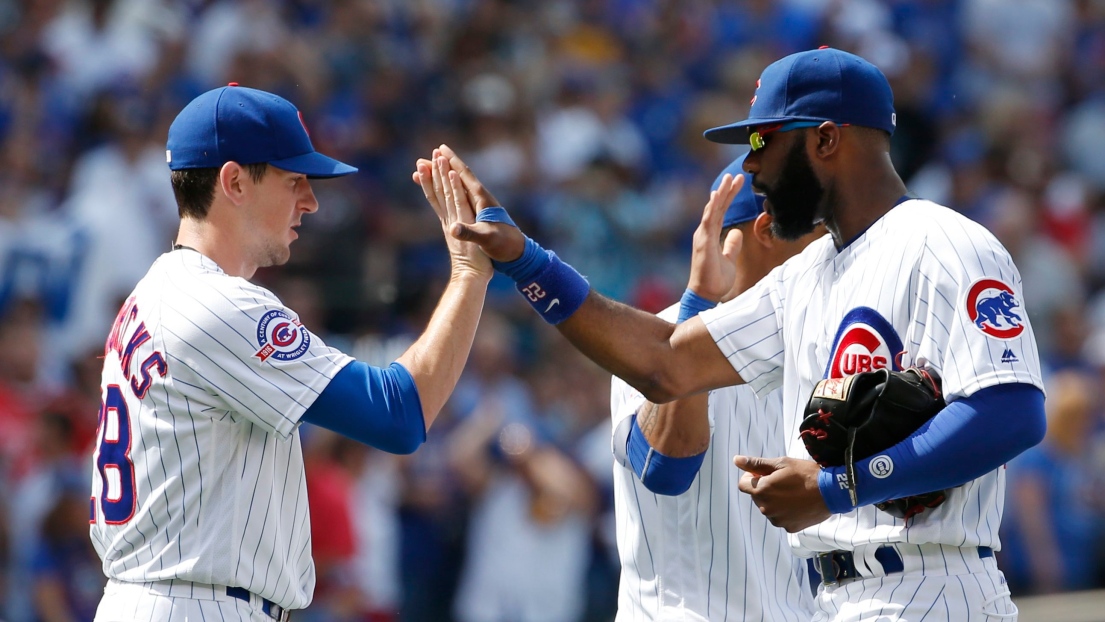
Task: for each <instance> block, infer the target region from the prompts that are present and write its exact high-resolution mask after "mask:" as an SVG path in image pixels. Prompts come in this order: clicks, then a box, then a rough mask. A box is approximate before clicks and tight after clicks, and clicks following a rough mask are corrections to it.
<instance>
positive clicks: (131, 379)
mask: <svg viewBox="0 0 1105 622" xmlns="http://www.w3.org/2000/svg"><path fill="white" fill-rule="evenodd" d="M351 360H352V359H350V357H348V356H346V355H345V354H342V353H341V352H338V351H337V350H334V349H332V348H329V347H327V346H326V345H325V344H323V343H322V341H321V340H320V339H318V337H316V336H315V335H313V334H311V333H310V332H309V331H308V330H307V329H306V328H305V327H303V326H302V325H300V323H299V322H298V320H297V319H296V316H295V314H294V313H293V312H292V311H290V310H289V309H287V308H285V307H284V306H283V305H282V304H281V303H280V301H279V300H277V299H276V297H275V296H274V295H273V294H272V293H271V292H269V291H268V290H266V289H264V288H262V287H258V286H256V285H253V284H252V283H250V282H249V281H247V280H245V279H241V278H236V277H231V276H228V275H226V274H225V273H224V272H223V271H222V270H220V269H219V267H218V266H217V265H216V264H215V263H214V262H213V261H211V260H210V259H208V258H206V257H204V256H202V255H200V254H199V253H197V252H195V251H191V250H182V251H176V252H172V253H167V254H165V255H162V256H161V257H160V258H159V259H158V260H157V261H156V262H154V264H153V266H152V267H151V268H150V270H149V272H148V273H147V274H146V276H145V277H144V278H143V279H142V280H141V281H140V282H139V283H138V285H137V286H136V287H135V289H134V292H133V293H132V294H131V296H130V298H129V299H128V301H127V303H126V304H125V305H124V306H123V309H122V310H121V311H120V313H119V317H118V319H116V322H115V325H114V326H113V327H112V332H111V335H110V336H109V338H108V342H107V346H106V348H105V357H104V372H103V381H102V387H101V388H102V390H103V399H104V405H103V407H102V408H101V411H100V429H99V432H98V435H97V442H98V446H97V450H96V455H95V457H94V459H93V477H92V496H93V499H92V508H91V510H92V519H91V521H90V522H91V524H92V526H91V536H92V542H93V544H94V545H95V547H96V551H97V552H98V553H99V554H100V557H101V558H102V559H103V562H104V573H105V574H106V575H107V576H108V577H110V578H112V579H116V580H119V581H127V582H145V581H162V580H167V579H183V580H187V581H192V582H196V583H203V584H213V585H224V586H234V587H243V588H246V589H247V590H249V591H250V592H253V593H255V594H258V595H260V596H262V597H264V598H267V599H269V600H271V601H274V602H276V603H277V604H279V605H280V606H282V607H286V608H292V609H299V608H303V607H306V606H307V605H308V604H309V603H310V601H311V595H312V592H313V591H314V584H315V571H314V564H313V562H312V559H311V523H310V517H309V516H308V512H307V490H306V483H305V480H304V475H303V455H302V451H301V447H300V443H299V432H298V429H297V426H298V423H299V418H300V417H301V416H302V415H303V412H304V411H305V410H306V409H307V408H308V407H309V406H310V405H311V403H313V402H314V400H315V398H316V397H317V396H318V394H319V392H321V391H322V390H323V389H324V388H325V387H326V385H327V384H328V383H329V381H330V379H331V378H333V376H334V375H335V374H336V373H337V372H338V371H339V370H340V369H341V368H342V367H344V366H345V365H346V364H347V363H348V362H349V361H351Z"/></svg>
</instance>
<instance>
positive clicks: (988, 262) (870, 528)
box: [702, 199, 1043, 556]
mask: <svg viewBox="0 0 1105 622" xmlns="http://www.w3.org/2000/svg"><path fill="white" fill-rule="evenodd" d="M1022 300H1023V297H1022V288H1021V278H1020V274H1019V273H1018V271H1017V268H1016V266H1014V265H1013V261H1012V259H1010V257H1009V254H1008V252H1006V250H1005V248H1003V247H1002V246H1001V244H1000V243H999V242H998V241H997V239H996V238H994V236H993V235H992V234H990V232H989V231H987V230H986V229H985V228H983V227H982V226H980V225H979V224H977V223H975V222H973V221H971V220H969V219H967V218H965V217H963V216H962V215H960V214H957V213H956V212H954V211H952V210H950V209H948V208H946V207H943V206H940V205H937V204H935V203H932V202H929V201H923V200H916V199H915V200H908V201H905V202H903V203H902V204H900V205H898V206H897V207H895V208H893V209H892V210H890V212H889V213H887V214H886V215H885V216H883V217H882V218H881V219H879V220H878V221H876V222H875V223H874V224H872V225H871V227H870V228H868V229H867V230H866V231H865V232H863V233H862V234H860V235H859V236H858V237H857V238H856V239H855V240H853V241H852V242H851V243H850V244H848V245H846V246H845V247H844V248H842V249H840V250H839V251H838V250H837V249H836V248H835V246H834V245H833V241H832V239H831V238H830V237H829V236H825V237H823V238H822V239H820V240H818V241H816V242H814V243H813V244H811V245H809V246H808V247H807V248H806V250H805V251H804V252H802V253H801V254H800V255H797V256H795V257H793V258H791V259H790V260H789V261H787V262H786V263H785V264H783V265H782V266H780V267H779V268H776V269H775V270H773V271H772V272H771V273H770V274H768V276H767V277H765V278H764V279H763V280H762V281H760V282H759V283H758V284H756V286H754V287H753V288H751V289H750V290H748V291H746V292H745V293H744V294H742V295H741V296H739V297H738V298H736V299H735V300H732V301H730V302H729V303H726V304H724V305H721V306H719V307H717V308H715V309H712V310H710V311H706V312H704V313H703V314H702V318H703V320H704V321H705V323H706V326H707V328H708V329H709V331H710V334H711V335H712V336H713V337H714V340H715V341H716V342H717V345H718V347H719V348H720V349H721V351H722V353H723V354H724V355H725V356H726V357H727V358H728V359H729V362H730V363H731V364H732V365H733V368H734V369H736V371H737V372H738V373H739V374H740V375H741V377H742V378H744V379H745V381H746V382H747V383H748V384H749V385H750V386H752V387H753V389H755V390H756V392H757V393H759V394H765V393H767V392H768V391H771V390H773V389H775V388H777V387H779V386H782V388H783V418H784V429H785V430H786V441H787V445H788V450H787V454H788V455H790V456H793V457H797V458H804V459H807V460H808V459H809V454H808V453H807V452H806V449H805V446H804V445H803V444H802V443H801V442H800V441H799V439H798V424H799V423H800V421H801V415H802V411H803V408H804V407H805V404H806V401H807V400H808V399H809V396H810V393H811V392H812V391H813V387H814V384H815V383H816V382H817V381H818V380H820V379H822V378H825V377H840V376H842V375H847V374H851V373H856V372H860V371H866V370H869V369H872V368H878V367H886V366H892V367H894V368H900V367H901V366H908V364H909V363H911V362H918V361H922V360H924V361H927V362H928V364H929V365H930V366H931V367H933V368H935V369H936V370H937V371H939V372H940V374H941V376H942V377H943V389H944V393H945V396H946V397H947V399H948V401H953V400H955V399H957V398H961V397H966V396H969V395H971V394H973V393H974V392H975V391H978V390H979V389H982V388H985V387H988V386H992V385H996V384H1002V383H1027V384H1032V385H1035V386H1037V387H1040V388H1041V389H1042V386H1043V385H1042V381H1041V379H1040V361H1039V355H1038V353H1037V350H1036V341H1035V339H1034V337H1033V335H1032V328H1031V326H1030V325H1029V323H1028V316H1027V314H1026V313H1025V312H1024V309H1023V308H1020V306H1019V305H1020V301H1022ZM903 353H904V354H903ZM1010 415H1011V416H1015V413H1011V414H1010ZM888 476H890V477H894V476H895V474H894V473H893V472H891V473H890V474H889V475H888ZM1004 499H1005V471H1004V469H997V470H995V471H992V472H990V473H988V474H986V475H984V476H982V477H980V478H978V479H975V480H973V481H971V482H968V483H967V484H965V485H963V486H960V487H958V488H955V489H954V490H953V491H952V493H951V495H950V496H949V498H948V500H947V501H946V502H945V503H944V504H943V505H941V506H940V507H938V508H936V509H935V510H928V511H926V512H924V513H923V514H921V515H920V516H918V517H916V518H914V519H913V521H912V522H911V524H910V525H909V527H908V528H907V527H906V525H905V523H904V522H903V521H901V520H899V519H896V518H894V517H892V516H890V515H889V514H887V513H886V512H881V511H879V510H878V509H876V508H875V507H874V506H866V507H861V508H858V509H856V510H853V511H852V512H849V513H847V514H834V515H833V516H832V517H831V518H829V519H828V520H826V521H825V522H823V523H821V524H819V525H815V526H813V527H810V528H808V529H805V530H803V531H801V532H799V533H798V534H796V535H794V536H792V539H791V543H792V545H794V546H795V548H796V550H797V552H798V553H799V554H800V555H804V556H808V555H810V554H811V552H812V551H828V550H834V549H844V550H852V549H854V548H856V546H858V545H860V544H864V543H881V542H903V541H904V542H912V543H939V544H950V545H955V546H964V547H970V546H989V547H992V548H994V549H998V548H1000V543H999V542H998V524H999V523H1000V522H1001V514H1002V509H1003V505H1004Z"/></svg>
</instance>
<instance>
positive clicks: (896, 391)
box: [798, 367, 947, 520]
mask: <svg viewBox="0 0 1105 622" xmlns="http://www.w3.org/2000/svg"><path fill="white" fill-rule="evenodd" d="M944 406H945V402H944V398H943V396H942V395H941V393H940V377H939V376H938V375H937V374H936V372H934V371H931V370H926V369H920V368H917V367H910V368H909V369H906V370H905V371H900V372H895V371H890V370H888V369H879V370H875V371H870V372H863V373H859V374H855V375H854V376H848V377H846V378H832V379H829V380H822V381H821V382H819V383H817V386H816V387H814V390H813V395H811V396H810V400H809V402H808V403H807V404H806V411H805V419H804V420H803V421H802V424H801V425H800V426H799V427H798V429H799V430H800V435H801V438H802V441H803V442H804V443H805V444H806V449H807V450H808V451H809V453H810V456H811V457H812V458H813V459H814V460H815V461H817V463H818V464H820V465H821V466H822V467H830V466H845V467H846V469H845V472H846V477H847V482H846V484H847V487H848V492H849V494H850V495H851V498H852V505H853V506H855V505H856V504H857V501H856V476H855V463H856V461H857V460H862V459H864V458H867V457H869V456H872V455H874V454H876V453H878V452H880V451H883V450H885V449H887V448H889V447H892V446H894V445H897V444H898V443H900V442H902V441H903V440H905V439H906V438H907V437H908V436H909V435H911V434H913V432H915V431H916V430H917V428H919V427H921V424H923V423H924V422H926V421H928V420H929V419H931V418H932V417H933V416H934V415H936V413H938V412H940V410H941V409H943V408H944ZM945 499H947V491H946V490H939V491H935V492H929V493H925V494H921V495H913V496H910V497H904V498H901V499H892V500H890V501H885V502H883V503H879V504H877V505H876V506H875V507H877V508H879V509H880V510H882V511H884V512H887V513H889V514H891V515H893V516H896V517H898V518H903V519H906V520H909V519H910V518H912V517H913V516H915V515H917V514H919V513H921V512H924V511H925V510H926V509H927V508H934V507H936V506H938V505H940V504H941V503H943V502H944V500H945Z"/></svg>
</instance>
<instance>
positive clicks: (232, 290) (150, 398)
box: [90, 84, 492, 622]
mask: <svg viewBox="0 0 1105 622" xmlns="http://www.w3.org/2000/svg"><path fill="white" fill-rule="evenodd" d="M167 147H168V148H167V151H166V159H167V160H168V163H169V168H170V169H171V171H172V174H171V178H172V185H173V190H174V192H175V193H176V199H177V204H178V206H179V211H180V216H181V223H180V230H179V233H178V237H177V243H176V245H175V246H174V249H173V250H172V251H171V252H168V253H166V254H164V255H162V256H161V257H160V258H159V259H158V260H157V261H156V262H155V263H154V264H153V266H152V267H151V268H150V270H149V272H148V273H147V275H146V276H145V277H144V278H143V279H142V280H141V281H140V282H139V283H138V285H137V286H136V287H135V288H134V291H133V293H132V294H131V295H130V297H129V298H128V299H127V301H126V303H125V304H124V305H123V308H122V310H121V311H120V312H119V315H118V318H117V319H116V320H115V324H114V326H112V328H111V333H110V336H109V338H108V340H107V344H106V348H105V353H104V354H105V356H104V371H103V384H102V390H103V404H102V407H101V410H100V421H99V432H98V436H97V442H98V447H97V450H96V452H95V457H94V466H93V477H92V480H93V481H92V503H91V519H90V523H91V537H92V542H93V544H94V546H95V548H96V551H97V552H98V553H99V555H100V557H101V558H102V559H103V568H104V573H105V574H106V575H107V577H108V579H109V581H108V585H107V587H106V588H105V591H104V596H103V599H102V600H101V602H100V606H99V610H98V611H97V614H96V620H99V621H105V622H106V621H117V620H118V621H121V620H174V621H175V620H180V621H184V620H191V621H194V620H205V619H206V620H252V621H255V622H260V621H263V620H286V619H287V618H288V612H289V611H290V610H293V609H301V608H304V607H306V606H307V605H308V604H309V603H310V602H311V596H312V592H313V591H314V586H315V570H314V564H313V562H312V558H311V523H310V516H309V515H308V511H307V494H308V491H307V489H306V483H305V480H304V473H303V454H302V450H301V447H300V441H299V432H298V427H299V424H300V423H301V422H303V421H308V422H311V423H314V424H317V425H319V426H322V427H325V428H329V429H331V430H334V431H335V432H338V433H341V434H344V435H346V436H348V437H350V438H354V439H357V440H359V441H362V442H364V443H367V444H370V445H373V446H375V447H378V448H380V449H383V450H385V451H389V452H393V453H410V452H412V451H414V450H415V449H416V448H417V447H418V446H419V445H420V444H421V443H422V442H423V441H424V440H425V438H426V430H427V429H428V428H429V427H430V425H431V424H432V423H433V421H434V418H435V417H436V415H437V413H438V411H439V410H440V409H441V407H442V404H443V403H444V402H445V400H446V399H447V398H448V396H449V394H450V393H451V392H452V389H453V387H454V385H455V384H456V381H457V378H458V377H459V375H460V372H461V369H462V367H463V365H464V362H465V359H466V357H467V355H468V351H469V348H470V347H471V344H472V338H473V335H474V332H475V328H476V324H477V322H478V320H479V316H480V311H481V309H482V307H483V300H484V294H485V290H486V285H487V282H488V280H489V279H490V276H491V274H492V270H491V265H490V262H489V261H488V259H487V258H486V257H485V256H484V255H483V254H482V253H481V252H480V251H479V249H478V248H477V247H476V246H475V245H473V244H469V243H463V242H460V241H459V240H457V239H456V238H455V237H451V236H446V241H447V245H448V248H449V252H450V256H451V259H452V275H451V279H450V281H449V284H448V286H447V287H446V289H445V292H444V294H443V295H442V298H441V301H440V303H439V305H438V307H437V309H436V311H435V312H434V314H433V316H432V317H431V319H430V321H429V324H428V326H427V328H426V331H425V332H424V333H423V334H422V335H421V336H420V337H419V339H418V340H417V341H416V342H415V343H414V344H413V345H412V346H411V347H410V349H408V350H407V351H406V352H405V353H404V354H403V355H402V356H400V357H399V358H398V359H397V360H396V361H395V363H393V364H392V365H391V366H389V367H387V368H385V369H381V368H375V367H370V366H368V365H365V364H363V363H361V362H358V361H355V360H353V359H352V358H350V357H349V356H347V355H345V354H342V353H341V352H339V351H337V350H335V349H333V348H330V347H327V346H326V344H324V343H323V342H322V340H321V339H319V338H318V336H317V335H315V334H313V333H312V332H311V331H310V330H309V328H308V327H307V326H304V325H303V324H302V323H301V322H300V321H299V319H298V317H297V315H296V313H295V311H293V310H292V309H289V308H287V307H285V306H284V305H283V304H281V302H280V300H278V299H277V298H276V296H274V295H273V294H272V293H271V292H269V291H268V290H266V289H264V288H262V287H259V286H257V285H254V284H253V283H251V282H250V281H249V278H250V277H252V276H253V274H254V272H255V271H256V270H257V268H259V267H264V266H273V265H279V264H283V263H284V262H286V261H287V260H288V257H289V253H290V246H291V244H292V242H293V241H294V240H295V239H296V238H297V237H298V236H297V234H296V227H298V226H299V225H300V224H301V221H302V219H303V218H304V217H305V216H306V215H308V214H311V213H313V212H315V211H317V210H318V208H319V205H318V202H317V201H316V199H315V195H314V193H313V191H312V188H311V183H312V180H313V179H319V178H328V177H338V176H342V175H348V174H351V173H354V172H356V170H357V169H355V168H353V167H351V166H348V165H346V164H343V163H341V162H339V161H337V160H334V159H332V158H329V157H327V156H324V155H322V154H320V153H318V152H316V151H315V150H314V147H313V146H312V145H311V141H310V138H309V137H308V135H307V130H306V127H305V125H304V124H303V121H302V117H301V115H300V114H299V113H298V111H297V110H296V108H295V106H293V105H292V104H291V103H290V102H288V101H287V100H285V99H282V98H280V97H278V96H276V95H273V94H271V93H266V92H263V91H258V90H253V89H249V88H245V87H240V86H237V85H236V84H231V85H230V86H227V87H223V88H219V89H215V90H213V91H209V92H207V93H204V94H203V95H200V96H199V97H197V98H196V99H194V100H193V101H192V102H191V103H189V104H188V105H187V106H186V107H185V108H184V109H183V110H182V111H181V112H180V114H179V115H178V116H177V118H176V119H175V120H174V121H173V124H172V126H171V127H170V129H169V138H168V146H167ZM440 164H441V165H443V164H444V159H442V160H441V162H440ZM430 166H431V165H430V163H428V162H425V161H423V162H420V163H419V165H418V168H419V175H418V177H417V179H418V181H420V182H421V183H422V185H423V189H424V190H425V192H426V196H427V199H428V200H429V202H430V203H431V205H433V207H434V209H435V211H437V214H438V217H439V219H440V221H441V225H442V227H443V229H448V228H449V227H450V226H452V225H453V224H454V223H456V222H463V221H467V222H472V221H473V219H474V218H475V213H474V211H473V209H472V208H471V207H469V206H468V204H467V203H465V202H464V198H463V197H461V200H460V201H450V202H449V203H448V206H449V207H448V209H450V210H452V211H446V209H447V208H446V203H445V200H444V195H445V193H447V192H451V189H450V188H447V187H446V186H445V185H444V184H443V181H445V180H446V178H445V177H443V176H442V175H441V174H440V171H439V172H438V173H434V172H433V171H431V170H430ZM442 170H444V169H442Z"/></svg>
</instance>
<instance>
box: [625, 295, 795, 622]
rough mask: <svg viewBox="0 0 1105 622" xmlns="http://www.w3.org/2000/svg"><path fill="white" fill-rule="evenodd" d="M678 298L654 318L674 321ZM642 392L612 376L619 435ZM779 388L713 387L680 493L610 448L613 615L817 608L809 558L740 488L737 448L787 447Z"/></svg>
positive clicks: (688, 616)
mask: <svg viewBox="0 0 1105 622" xmlns="http://www.w3.org/2000/svg"><path fill="white" fill-rule="evenodd" d="M677 314H678V306H675V307H672V308H670V309H667V310H666V311H664V312H663V313H661V314H660V317H663V318H664V319H667V320H669V321H674V320H675V317H676V315H677ZM644 401H645V398H644V396H643V395H641V394H640V393H639V392H638V391H636V390H635V389H633V388H632V387H630V386H629V385H628V384H626V383H625V381H623V380H622V379H621V378H618V377H616V376H615V377H614V378H613V381H612V387H611V392H610V414H611V417H612V419H613V429H614V438H615V443H617V439H619V437H620V439H621V443H623V444H624V442H625V438H626V431H625V430H621V434H619V426H626V425H628V424H629V417H630V415H633V414H634V413H636V412H637V410H638V409H639V408H640V407H641V404H643V403H644ZM782 405H783V400H782V392H781V391H775V392H772V393H771V394H770V395H768V396H767V397H766V399H763V400H759V399H756V396H755V394H754V393H753V392H752V390H751V389H750V388H748V387H743V386H741V387H726V388H724V389H718V390H716V391H711V392H710V396H709V410H708V416H709V419H710V429H711V441H710V448H709V449H707V450H706V455H705V457H704V458H703V461H702V468H701V469H700V470H699V473H698V475H697V477H695V480H694V482H693V483H692V484H691V488H690V489H689V490H688V491H687V492H685V493H683V494H681V495H678V496H674V497H673V496H665V495H657V494H655V493H652V492H650V491H649V490H648V489H647V488H645V486H644V484H642V483H641V480H640V479H638V477H637V475H636V474H635V473H634V472H633V468H632V467H631V466H630V465H629V463H628V460H626V459H625V451H624V446H623V447H621V448H620V451H619V448H617V447H616V448H615V449H614V455H615V456H616V457H618V461H619V463H615V464H614V513H615V516H616V519H617V539H618V556H619V557H620V558H621V566H622V572H621V579H620V585H619V587H618V616H617V621H618V622H630V621H634V622H635V621H639V620H665V621H676V620H679V621H699V620H711V621H717V622H722V621H724V620H729V621H732V622H737V621H739V620H767V621H772V622H774V621H784V620H786V621H795V622H798V621H803V622H804V621H806V620H809V619H810V618H811V616H812V615H813V600H812V598H811V596H810V590H809V584H808V582H807V581H808V579H807V576H806V563H805V562H804V561H802V560H800V559H798V558H797V557H795V556H794V554H793V553H792V552H791V550H790V547H789V546H788V544H787V538H786V535H787V534H786V532H784V531H783V530H782V529H779V528H776V527H773V526H772V525H771V524H770V523H769V522H768V521H767V519H766V518H764V516H763V514H761V513H760V512H759V510H757V509H756V508H755V507H754V505H753V503H752V498H751V497H749V496H748V495H745V494H741V493H740V491H738V490H737V480H738V479H739V478H740V475H741V473H740V471H739V470H737V468H736V467H734V466H733V462H732V456H733V455H734V454H738V453H740V454H751V455H778V454H779V453H781V452H782V451H783V445H784V443H783V428H782V417H781V414H782V413H781V410H782Z"/></svg>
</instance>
